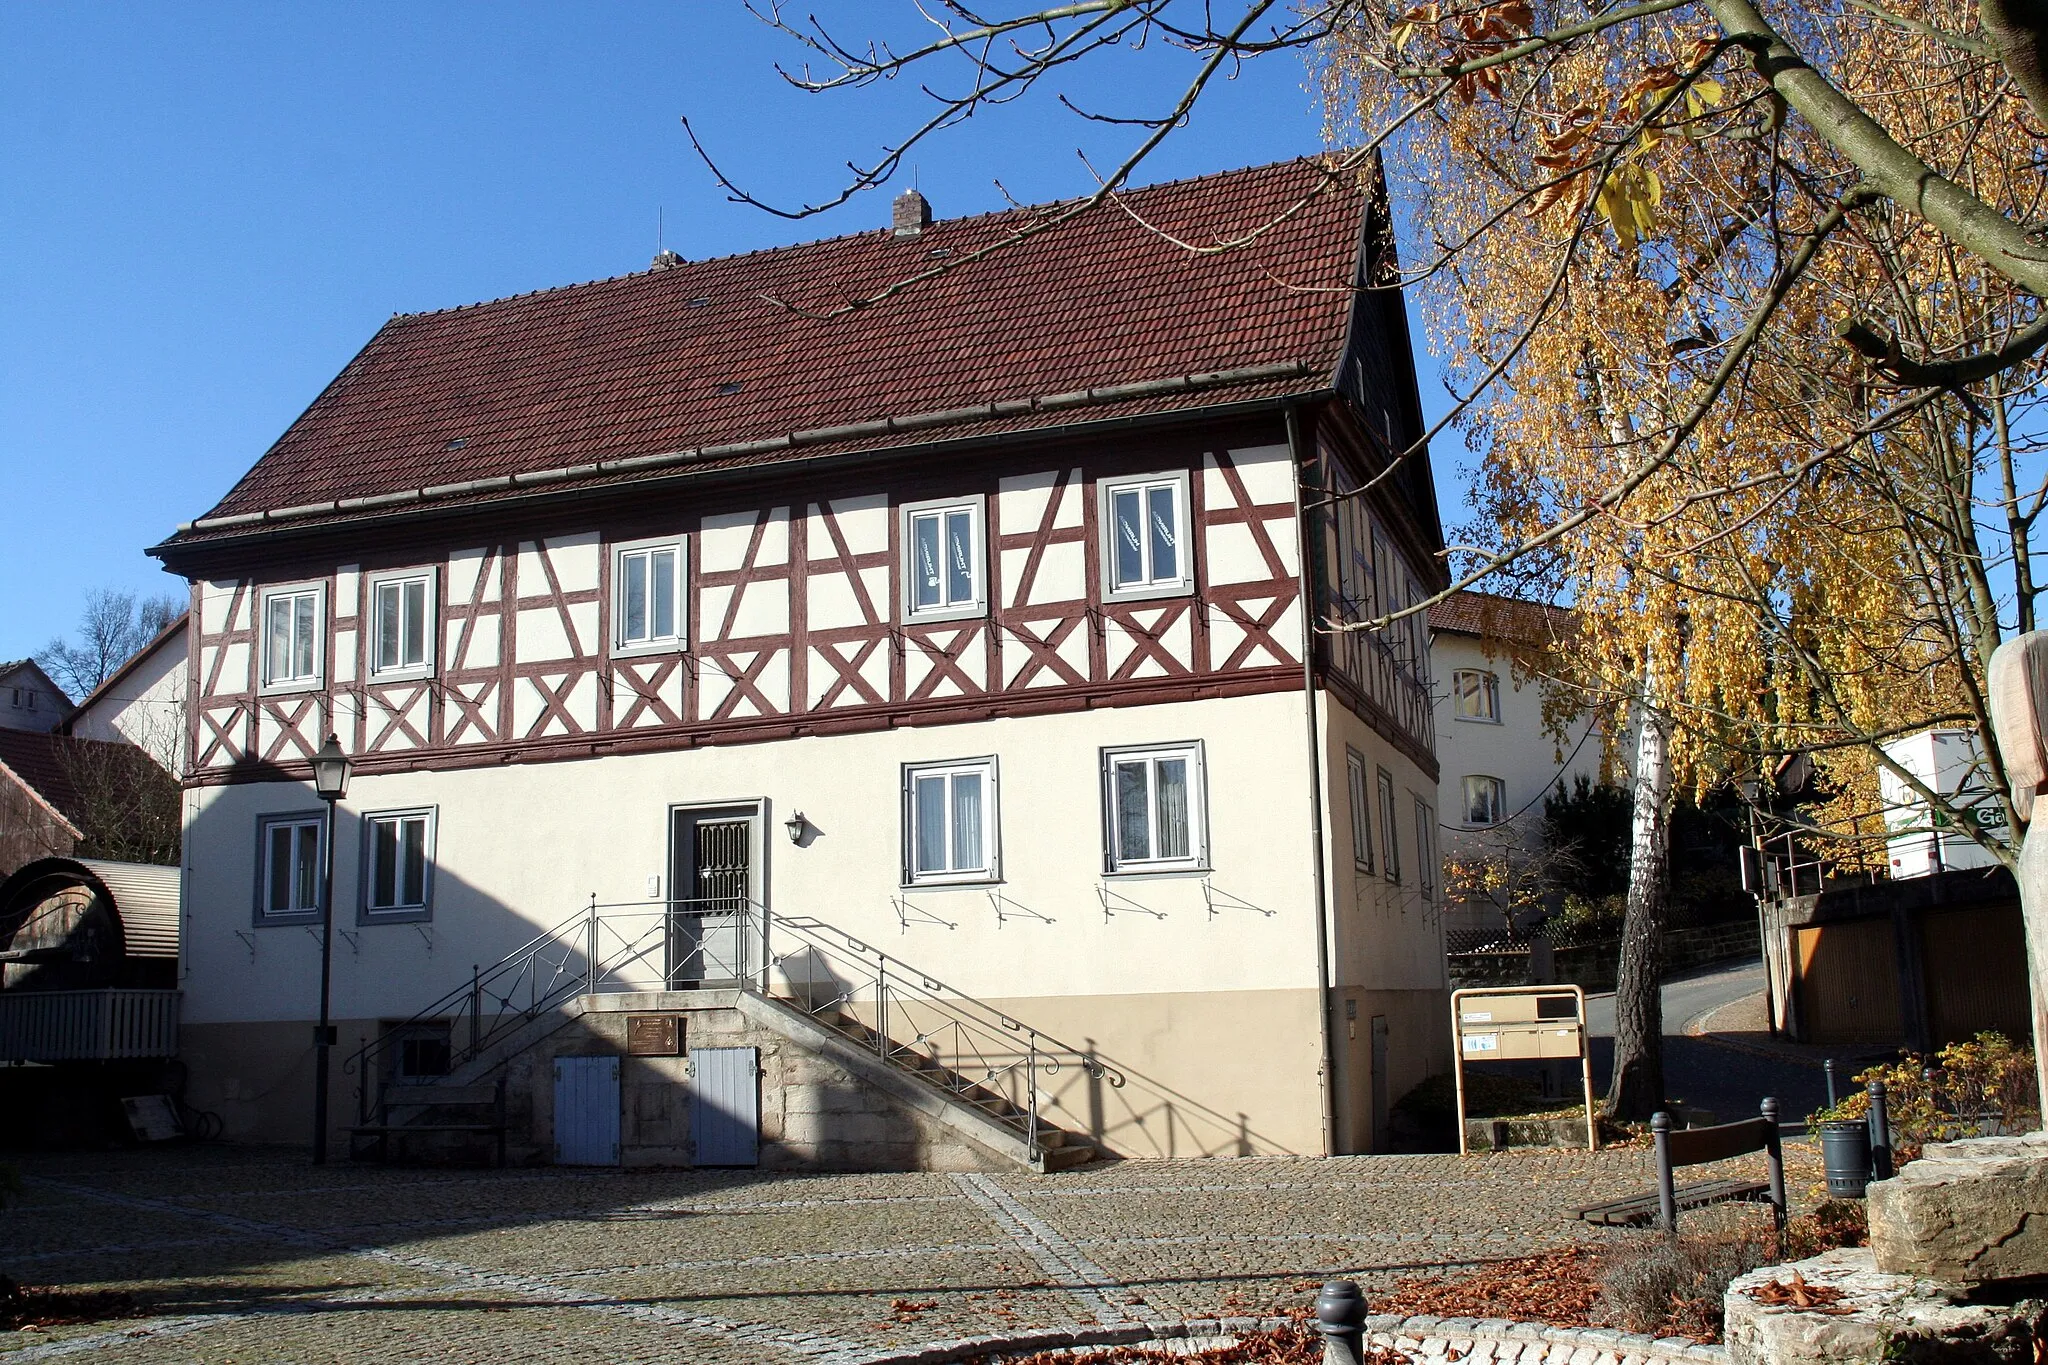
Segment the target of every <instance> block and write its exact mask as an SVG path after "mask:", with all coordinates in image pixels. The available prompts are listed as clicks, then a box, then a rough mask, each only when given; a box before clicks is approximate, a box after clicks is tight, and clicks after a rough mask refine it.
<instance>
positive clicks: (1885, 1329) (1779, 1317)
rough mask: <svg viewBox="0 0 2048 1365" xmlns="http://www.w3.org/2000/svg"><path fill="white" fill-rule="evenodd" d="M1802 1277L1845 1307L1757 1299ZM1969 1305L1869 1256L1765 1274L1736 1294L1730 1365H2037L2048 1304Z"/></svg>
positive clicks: (1856, 1252)
mask: <svg viewBox="0 0 2048 1365" xmlns="http://www.w3.org/2000/svg"><path fill="white" fill-rule="evenodd" d="M1907 1169H1909V1170H1910V1169H1911V1167H1908V1168H1907ZM1795 1270H1796V1271H1798V1272H1799V1274H1800V1277H1801V1278H1802V1279H1804V1280H1805V1281H1806V1283H1807V1284H1809V1285H1820V1286H1828V1287H1831V1288H1835V1289H1839V1290H1841V1291H1842V1297H1841V1298H1840V1299H1839V1300H1838V1301H1836V1302H1834V1303H1831V1304H1827V1305H1820V1306H1816V1307H1813V1308H1799V1307H1796V1306H1793V1305H1790V1304H1765V1303H1759V1302H1757V1300H1756V1299H1755V1298H1753V1297H1752V1296H1751V1292H1750V1291H1752V1290H1753V1289H1756V1288H1757V1287H1759V1286H1761V1285H1764V1284H1766V1283H1769V1282H1770V1281H1773V1280H1776V1281H1782V1282H1789V1281H1790V1280H1791V1278H1792V1272H1793V1271H1795ZM1964 1295H1965V1291H1964V1289H1963V1287H1962V1286H1960V1285H1955V1284H1944V1283H1940V1282H1938V1281H1934V1280H1929V1279H1924V1278H1921V1277H1918V1276H1913V1275H1893V1274H1889V1273H1887V1272H1885V1271H1881V1270H1879V1269H1878V1268H1877V1265H1876V1262H1875V1258H1874V1257H1873V1256H1872V1254H1871V1251H1870V1249H1869V1248H1868V1247H1854V1248H1843V1249H1842V1250H1839V1251H1830V1252H1827V1253H1825V1254H1824V1255H1820V1256H1816V1257H1813V1258H1812V1259H1811V1260H1805V1261H1799V1262H1797V1263H1795V1264H1793V1265H1779V1266H1765V1267H1764V1268H1763V1269H1761V1270H1753V1271H1751V1272H1750V1273H1749V1274H1747V1275H1744V1276H1741V1277H1740V1278H1738V1279H1737V1280H1736V1281H1735V1282H1734V1283H1733V1284H1731V1285H1730V1286H1729V1287H1728V1296H1727V1298H1726V1300H1725V1301H1724V1304H1723V1307H1724V1309H1725V1314H1726V1318H1727V1326H1726V1329H1725V1330H1726V1336H1727V1342H1728V1347H1727V1350H1728V1360H1729V1365H1880V1362H1882V1363H1883V1365H1892V1363H1893V1362H1901V1363H1904V1365H1919V1363H1921V1362H1926V1363H1927V1365H1932V1362H1937V1361H1938V1362H1948V1361H1954V1362H1958V1365H2034V1361H2035V1359H2036V1355H2035V1349H2036V1341H2037V1340H2038V1339H2041V1337H2040V1334H2041V1333H2042V1331H2043V1330H2044V1328H2048V1304H2044V1303H2042V1302H2041V1301H2039V1300H2026V1301H2022V1302H2020V1303H2018V1304H1993V1303H1971V1302H1969V1301H1968V1300H1967V1299H1966V1298H1965V1296H1964ZM1844 1310H1846V1311H1844ZM1658 1344H1659V1345H1662V1344H1663V1343H1661V1342H1660V1343H1658Z"/></svg>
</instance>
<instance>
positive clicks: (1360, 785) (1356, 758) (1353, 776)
mask: <svg viewBox="0 0 2048 1365" xmlns="http://www.w3.org/2000/svg"><path fill="white" fill-rule="evenodd" d="M1344 777H1345V781H1346V783H1347V784H1348V786H1349V788H1350V796H1351V861H1352V862H1353V863H1355V864H1357V866H1358V870H1359V871H1360V872H1370V871H1372V816H1371V814H1370V813H1369V811H1368V809H1367V805H1366V803H1367V801H1368V800H1369V799H1370V798H1369V797H1368V796H1367V795H1366V786H1365V755H1363V754H1361V753H1359V752H1358V750H1356V749H1346V750H1345V751H1344Z"/></svg>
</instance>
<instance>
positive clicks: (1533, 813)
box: [1429, 590, 1601, 948]
mask: <svg viewBox="0 0 2048 1365" xmlns="http://www.w3.org/2000/svg"><path fill="white" fill-rule="evenodd" d="M1429 627H1430V630H1431V632H1432V635H1431V640H1430V649H1429V654H1430V672H1431V674H1432V684H1433V691H1434V695H1435V698H1436V754H1437V762H1438V764H1439V765H1440V766H1441V768H1442V773H1443V776H1442V787H1441V792H1442V795H1441V798H1440V803H1439V804H1440V806H1441V808H1442V811H1443V823H1444V857H1445V860H1446V862H1447V863H1449V862H1451V861H1455V860H1458V859H1461V858H1472V859H1478V858H1488V859H1493V860H1496V861H1498V860H1499V859H1502V858H1508V859H1511V860H1512V859H1522V858H1528V857H1530V856H1533V855H1534V854H1535V852H1536V850H1537V849H1538V848H1539V847H1540V845H1541V841H1542V820H1543V798H1544V797H1545V796H1547V795H1549V794H1551V793H1553V792H1555V791H1556V790H1557V788H1558V786H1559V784H1560V783H1562V784H1563V785H1564V786H1565V787H1566V788H1567V789H1569V788H1570V787H1571V786H1572V785H1573V784H1574V783H1575V782H1576V780H1577V779H1578V778H1580V777H1582V776H1583V777H1585V778H1586V779H1587V780H1588V781H1591V782H1598V781H1599V780H1600V765H1601V739H1600V735H1599V733H1598V727H1597V726H1595V724H1594V723H1593V721H1592V720H1591V718H1589V717H1581V718H1579V719H1577V720H1575V721H1573V722H1572V723H1571V726H1570V728H1569V729H1568V730H1567V731H1566V732H1565V734H1564V735H1563V736H1562V737H1561V738H1560V737H1559V736H1558V735H1556V734H1553V733H1552V732H1551V731H1550V729H1549V728H1548V727H1547V726H1546V725H1545V722H1544V716H1543V688H1542V683H1541V679H1540V669H1541V664H1540V659H1541V657H1542V654H1543V653H1544V651H1545V650H1547V649H1548V648H1549V647H1550V646H1551V645H1552V644H1553V643H1554V642H1555V641H1557V640H1558V639H1560V638H1562V637H1563V635H1564V633H1565V632H1567V631H1569V630H1570V629H1571V613H1570V612H1567V611H1562V610H1559V609H1557V608H1554V607H1547V606H1543V605H1540V604H1537V603H1533V602H1524V601H1519V600H1517V599H1514V598H1508V597H1498V596H1495V595H1493V594H1491V593H1482V592H1472V591H1469V590H1468V591H1465V592H1461V593H1459V594H1457V595H1456V596H1455V597H1452V598H1450V599H1449V600H1447V601H1445V602H1443V603H1440V604H1439V605H1437V606H1435V607H1432V608H1431V609H1430V612H1429ZM1517 659H1519V660H1520V661H1521V662H1520V663H1519V665H1518V664H1517ZM1444 928H1445V935H1446V938H1447V939H1448V940H1449V941H1450V942H1451V944H1452V946H1453V948H1461V947H1467V946H1476V944H1477V943H1479V942H1483V941H1486V940H1488V939H1490V938H1493V937H1497V936H1499V935H1500V934H1502V933H1503V932H1504V930H1505V928H1506V925H1505V923H1504V921H1503V916H1502V914H1501V912H1500V910H1499V909H1497V908H1496V907H1494V906H1491V905H1487V904H1484V903H1461V904H1454V905H1453V906H1451V907H1450V909H1449V910H1448V911H1447V912H1446V916H1445V921H1444Z"/></svg>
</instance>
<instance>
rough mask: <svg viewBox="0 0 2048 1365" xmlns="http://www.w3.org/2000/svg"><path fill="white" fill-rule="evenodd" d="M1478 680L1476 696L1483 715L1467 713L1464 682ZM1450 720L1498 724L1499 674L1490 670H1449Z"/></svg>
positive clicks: (1477, 723) (1475, 723) (1476, 723)
mask: <svg viewBox="0 0 2048 1365" xmlns="http://www.w3.org/2000/svg"><path fill="white" fill-rule="evenodd" d="M1471 678H1476V679H1478V680H1479V684H1478V689H1477V691H1476V692H1474V693H1472V694H1471V695H1473V696H1476V697H1477V698H1478V699H1479V701H1480V702H1481V704H1482V706H1483V707H1484V714H1479V713H1467V712H1466V710H1465V701H1466V697H1467V691H1466V680H1467V679H1471ZM1451 719H1453V720H1462V721H1467V722H1470V723H1471V724H1474V725H1498V724H1500V674H1498V673H1496V672H1494V671H1493V670H1492V669H1490V668H1456V669H1452V670H1451Z"/></svg>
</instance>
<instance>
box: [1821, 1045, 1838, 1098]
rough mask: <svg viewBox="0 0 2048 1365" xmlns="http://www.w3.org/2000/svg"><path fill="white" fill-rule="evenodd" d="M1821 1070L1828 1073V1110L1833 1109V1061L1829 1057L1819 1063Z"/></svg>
mask: <svg viewBox="0 0 2048 1365" xmlns="http://www.w3.org/2000/svg"><path fill="white" fill-rule="evenodd" d="M1821 1069H1822V1070H1823V1071H1825V1072H1827V1073H1828V1108H1830V1109H1832V1108H1834V1107H1835V1059H1834V1058H1832V1057H1830V1058H1828V1059H1827V1060H1826V1061H1825V1062H1822V1063H1821Z"/></svg>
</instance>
